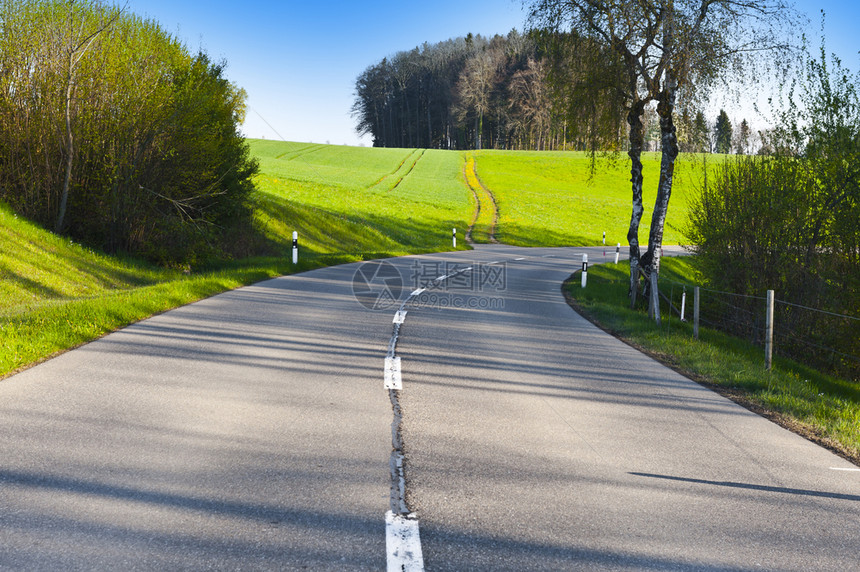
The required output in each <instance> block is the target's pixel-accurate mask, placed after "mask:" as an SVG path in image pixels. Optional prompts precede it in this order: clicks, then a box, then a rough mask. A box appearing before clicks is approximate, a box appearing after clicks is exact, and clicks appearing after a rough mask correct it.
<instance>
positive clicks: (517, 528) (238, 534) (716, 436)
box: [0, 245, 860, 570]
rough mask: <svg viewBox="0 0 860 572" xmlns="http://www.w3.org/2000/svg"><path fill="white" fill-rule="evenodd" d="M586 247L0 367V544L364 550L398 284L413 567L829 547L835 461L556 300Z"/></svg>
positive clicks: (723, 565) (82, 559) (192, 323)
mask: <svg viewBox="0 0 860 572" xmlns="http://www.w3.org/2000/svg"><path fill="white" fill-rule="evenodd" d="M586 251H587V252H589V258H590V260H591V261H592V263H593V262H600V261H602V249H518V248H512V247H504V246H495V245H493V246H486V247H479V248H477V249H476V250H474V251H469V252H459V253H449V254H437V255H429V256H419V257H407V258H401V259H394V260H391V261H389V263H390V265H391V266H390V267H389V266H386V267H385V268H387V269H388V273H387V274H386V273H385V272H379V271H378V270H379V269H380V268H382V266H373V265H371V266H361V265H357V264H353V265H345V266H339V267H333V268H327V269H322V270H318V271H314V272H308V273H305V274H301V275H295V276H290V277H284V278H279V279H275V280H270V281H266V282H262V283H260V284H257V285H254V286H250V287H247V288H242V289H239V290H236V291H233V292H229V293H225V294H222V295H219V296H215V297H213V298H210V299H208V300H205V301H203V302H200V303H197V304H193V305H189V306H186V307H183V308H180V309H178V310H175V311H172V312H168V313H165V314H162V315H160V316H156V317H153V318H151V319H149V320H145V321H143V322H140V323H138V324H136V325H133V326H130V327H128V328H126V329H124V330H122V331H120V332H117V333H115V334H112V335H109V336H107V337H105V338H103V339H101V340H99V341H96V342H93V343H91V344H88V345H86V346H84V347H82V348H80V349H78V350H75V351H72V352H68V353H66V354H64V355H62V356H59V357H58V358H55V359H53V360H50V361H48V362H46V363H44V364H41V365H39V366H37V367H34V368H32V369H30V370H27V371H25V372H23V373H21V374H19V375H16V376H13V377H11V378H8V379H6V380H4V381H2V382H0V432H2V435H3V437H2V441H0V458H2V462H0V546H2V548H0V569H31V570H32V569H37V570H38V569H41V570H56V569H139V570H152V569H156V568H161V569H169V570H171V569H272V570H304V569H316V570H381V569H384V568H385V567H386V546H385V513H386V511H387V510H389V508H390V497H391V480H390V478H389V456H390V454H391V443H392V434H391V423H392V405H391V402H390V401H389V394H388V392H387V391H386V390H384V388H383V365H384V358H385V356H386V352H387V351H388V350H389V346H390V341H391V336H392V318H393V315H394V313H395V310H397V309H398V307H399V304H400V302H401V301H402V300H403V299H405V298H406V297H407V296H408V295H409V294H410V293H411V292H413V291H414V290H413V288H414V287H417V286H419V285H422V284H423V283H424V282H427V285H428V286H429V287H428V289H427V290H426V291H425V292H424V293H422V294H420V295H418V296H415V297H413V299H412V300H411V301H410V302H409V304H407V306H406V307H405V309H406V310H407V311H408V313H407V316H406V317H405V320H404V323H403V324H402V326H401V327H400V328H399V338H398V341H397V355H398V357H400V360H401V362H400V363H401V374H402V387H403V389H402V390H400V391H399V405H400V407H401V413H402V420H401V432H402V438H403V451H404V454H405V470H406V472H405V474H406V487H407V488H406V501H407V503H408V505H409V509H410V510H412V511H414V512H415V514H416V515H417V517H418V522H419V524H420V537H421V545H422V551H423V557H424V563H425V567H426V569H427V570H578V569H583V570H595V569H597V570H601V569H602V570H634V569H636V570H643V569H644V570H682V569H690V570H747V569H755V568H764V569H769V570H808V569H817V570H846V569H851V568H852V567H856V566H857V563H858V561H857V546H860V472H856V471H853V470H851V469H856V467H854V466H853V465H850V464H849V463H847V462H845V461H843V460H842V459H839V458H838V457H836V456H834V455H832V454H830V453H829V452H827V451H825V450H823V449H821V448H819V447H817V446H815V445H813V444H811V443H809V442H807V441H805V440H803V439H801V438H800V437H797V436H795V435H793V434H791V433H789V432H787V431H785V430H783V429H781V428H779V427H777V426H775V425H773V424H771V423H770V422H768V421H766V420H764V419H762V418H760V417H758V416H756V415H753V414H751V413H749V412H747V411H746V410H744V409H742V408H740V407H738V406H736V405H734V404H732V403H731V402H729V401H727V400H725V399H723V398H722V397H720V396H717V395H716V394H714V393H712V392H710V391H707V390H705V389H703V388H701V387H700V386H698V385H696V384H695V383H693V382H691V381H689V380H687V379H685V378H683V377H681V376H679V375H677V374H676V373H674V372H672V371H670V370H668V369H666V368H663V367H662V366H659V365H658V364H656V363H655V362H653V361H652V360H650V359H648V358H646V357H644V356H642V355H641V354H639V353H637V352H635V351H633V350H632V349H631V348H629V347H628V346H626V345H624V344H622V343H620V342H618V341H616V340H614V339H613V338H611V337H609V336H607V335H606V334H604V333H603V332H601V331H599V330H597V329H596V328H594V327H593V326H592V325H590V324H589V323H587V322H586V321H585V320H583V319H581V318H580V317H579V316H577V315H576V314H575V313H574V312H572V311H571V310H570V309H569V308H568V307H567V306H566V305H565V304H564V301H563V299H562V296H561V293H560V291H559V285H560V282H561V281H562V280H563V279H564V278H566V277H567V276H568V275H569V274H570V273H571V271H572V270H574V269H576V268H578V267H579V265H580V260H581V253H582V252H586ZM613 254H614V253H610V254H609V256H608V258H609V259H610V260H611V258H612V255H613ZM491 263H493V264H491ZM465 268H471V270H470V271H463V269H465ZM359 270H361V273H357V272H358V271H359ZM443 276H451V278H450V279H443V280H439V281H436V280H435V279H436V278H440V277H443ZM380 285H382V286H384V288H383V290H384V291H382V293H386V294H389V293H390V294H392V298H393V299H391V300H389V299H387V298H385V297H384V296H377V295H378V294H380V292H381V290H380V289H379V287H380ZM356 292H357V293H358V296H356V295H355V294H356ZM374 304H375V307H371V308H369V307H368V306H373V305H374Z"/></svg>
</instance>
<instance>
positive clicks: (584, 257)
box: [582, 254, 588, 288]
mask: <svg viewBox="0 0 860 572" xmlns="http://www.w3.org/2000/svg"><path fill="white" fill-rule="evenodd" d="M586 282H588V255H587V254H583V255H582V287H583V288H585V283H586Z"/></svg>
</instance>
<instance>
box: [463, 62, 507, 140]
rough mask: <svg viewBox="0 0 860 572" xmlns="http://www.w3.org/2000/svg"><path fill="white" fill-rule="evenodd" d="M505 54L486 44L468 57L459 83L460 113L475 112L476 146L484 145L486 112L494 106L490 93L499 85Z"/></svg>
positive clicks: (471, 113)
mask: <svg viewBox="0 0 860 572" xmlns="http://www.w3.org/2000/svg"><path fill="white" fill-rule="evenodd" d="M502 57H503V55H502V54H501V53H500V52H499V51H498V50H496V49H492V48H491V47H489V46H488V47H486V48H484V49H483V50H481V51H479V52H477V53H475V54H473V55H472V57H470V58H469V59H468V60H466V66H465V68H464V69H463V72H462V74H461V75H460V81H459V82H458V83H457V95H458V96H459V100H458V114H459V116H460V117H461V118H465V117H466V116H467V115H471V116H473V117H474V120H475V149H481V148H482V145H481V136H482V134H483V131H484V116H485V115H486V114H487V112H488V111H489V110H490V96H491V95H492V92H493V90H494V89H495V87H496V81H497V77H498V72H499V68H500V67H501V65H502Z"/></svg>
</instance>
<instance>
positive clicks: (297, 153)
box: [275, 143, 319, 161]
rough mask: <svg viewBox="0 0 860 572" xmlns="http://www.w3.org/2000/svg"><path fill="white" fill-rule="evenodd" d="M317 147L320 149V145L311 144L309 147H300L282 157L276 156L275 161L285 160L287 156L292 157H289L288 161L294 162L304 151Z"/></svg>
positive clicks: (281, 155)
mask: <svg viewBox="0 0 860 572" xmlns="http://www.w3.org/2000/svg"><path fill="white" fill-rule="evenodd" d="M317 147H319V145H315V144H313V143H311V144H309V145H304V146H302V147H299V148H298V149H291V150H289V151H284V152H283V153H281V154H280V155H278V156H276V157H275V159H283V158H284V157H286V156H287V155H292V156H291V157H287V159H286V160H287V161H292V160H293V159H295V158H296V157H298V156H299V155H300V154H301V153H302V152H303V151H307V150H308V149H311V148H317Z"/></svg>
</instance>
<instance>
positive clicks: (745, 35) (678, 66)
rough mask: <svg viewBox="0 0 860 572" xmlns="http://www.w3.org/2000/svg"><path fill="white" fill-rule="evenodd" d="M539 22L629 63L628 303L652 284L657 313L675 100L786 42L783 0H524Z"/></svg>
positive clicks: (619, 81)
mask: <svg viewBox="0 0 860 572" xmlns="http://www.w3.org/2000/svg"><path fill="white" fill-rule="evenodd" d="M524 3H525V4H526V5H527V6H529V9H530V21H531V23H532V26H534V27H536V28H544V29H551V30H556V31H571V32H575V33H577V34H578V35H580V36H582V37H585V38H589V39H593V40H594V41H596V42H599V43H600V44H602V45H603V46H605V47H606V48H607V49H608V50H609V51H610V52H611V53H612V54H614V56H615V58H617V61H618V62H619V64H620V65H621V67H622V73H620V74H618V75H617V76H616V77H615V78H612V79H613V80H614V81H615V84H614V86H615V89H616V91H617V92H618V93H619V95H620V97H621V100H622V101H623V105H624V108H625V110H626V116H627V123H628V125H629V131H628V138H629V151H628V156H629V158H630V161H631V168H630V174H631V191H632V198H633V200H632V214H631V218H630V227H629V230H628V234H627V240H628V243H629V245H630V246H629V248H630V303H631V306H635V304H636V300H637V296H638V294H639V292H640V288H641V286H640V280H641V278H644V279H645V282H644V284H645V285H646V286H645V288H646V289H647V290H648V291H650V296H649V313H651V314H652V315H653V316H654V317H655V319H657V320H658V321H659V319H660V316H659V297H658V292H657V281H656V278H657V274H658V273H659V268H660V253H661V248H662V242H663V228H664V226H665V222H666V215H667V212H668V207H669V199H670V197H671V193H672V182H673V178H674V170H675V160H676V158H677V156H678V151H679V150H678V139H677V134H676V127H675V121H674V114H675V109H676V106H677V103H678V99H679V97H680V98H683V99H684V100H685V103H687V104H688V106H689V107H693V104H694V103H696V102H697V101H699V100H702V99H704V98H705V97H706V96H707V95H708V92H709V90H710V89H711V88H712V87H713V86H714V85H715V84H716V83H717V81H718V80H719V79H721V78H722V77H724V74H723V73H722V72H723V71H724V70H725V69H726V68H728V67H730V66H733V69H738V68H739V67H741V66H743V65H744V64H746V63H749V62H750V57H749V56H751V55H753V54H757V53H760V52H762V51H764V50H771V49H784V48H785V47H786V43H785V42H783V41H782V40H781V38H782V37H783V25H785V24H786V23H787V22H789V21H790V20H791V18H792V17H793V13H792V12H790V11H789V8H788V7H787V5H786V3H785V2H784V1H783V0H762V1H755V0H524ZM650 102H655V103H656V104H657V114H658V115H659V118H660V139H661V148H662V151H661V152H662V157H661V163H660V177H659V183H658V185H657V196H656V200H655V203H654V210H653V211H652V216H651V227H650V232H649V235H648V248H647V250H646V251H645V252H644V253H642V252H641V248H640V244H639V226H640V222H641V219H642V216H643V214H644V207H643V197H642V191H643V189H642V183H643V178H642V168H643V166H642V161H641V153H642V146H643V123H642V116H643V113H644V111H645V108H646V106H647V105H648V104H649V103H650Z"/></svg>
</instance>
